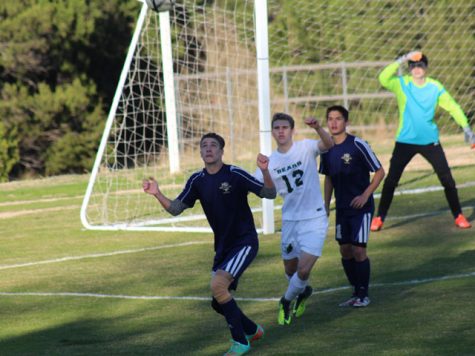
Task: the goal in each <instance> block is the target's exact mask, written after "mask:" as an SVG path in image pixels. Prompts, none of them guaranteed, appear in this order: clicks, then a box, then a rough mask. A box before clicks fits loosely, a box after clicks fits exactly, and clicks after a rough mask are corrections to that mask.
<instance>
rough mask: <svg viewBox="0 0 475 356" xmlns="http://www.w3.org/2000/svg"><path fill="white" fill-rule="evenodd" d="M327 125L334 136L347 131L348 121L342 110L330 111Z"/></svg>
mask: <svg viewBox="0 0 475 356" xmlns="http://www.w3.org/2000/svg"><path fill="white" fill-rule="evenodd" d="M327 126H328V130H329V131H330V134H331V135H332V136H337V135H340V134H342V133H343V132H345V131H346V121H345V118H344V117H343V115H342V114H341V112H339V111H337V110H334V111H330V112H329V113H328V116H327Z"/></svg>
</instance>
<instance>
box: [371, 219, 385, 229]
mask: <svg viewBox="0 0 475 356" xmlns="http://www.w3.org/2000/svg"><path fill="white" fill-rule="evenodd" d="M383 225H384V222H383V219H381V217H380V216H375V217H374V218H373V220H371V231H379V230H381V229H382V228H383Z"/></svg>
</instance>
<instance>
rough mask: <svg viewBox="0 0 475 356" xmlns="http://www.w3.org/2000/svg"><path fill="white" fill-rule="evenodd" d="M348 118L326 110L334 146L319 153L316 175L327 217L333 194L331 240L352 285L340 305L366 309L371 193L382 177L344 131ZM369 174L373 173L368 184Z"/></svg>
mask: <svg viewBox="0 0 475 356" xmlns="http://www.w3.org/2000/svg"><path fill="white" fill-rule="evenodd" d="M348 116H349V114H348V110H346V109H345V108H344V107H343V106H340V105H335V106H331V107H329V108H328V109H327V125H328V129H329V131H330V134H331V135H332V136H333V140H334V141H335V145H334V146H333V147H332V148H331V149H330V150H329V151H328V152H327V153H324V154H322V159H321V164H320V173H322V174H324V175H325V183H324V199H325V208H326V210H327V214H328V215H329V213H330V201H331V197H332V194H333V191H335V205H336V218H335V225H336V234H335V238H336V241H337V242H338V244H339V246H340V254H341V258H342V260H341V262H342V264H343V270H344V271H345V274H346V276H347V278H348V281H349V282H350V284H351V285H352V286H353V295H352V296H351V298H350V299H348V300H347V301H345V302H343V303H341V304H340V306H353V307H366V306H367V305H368V304H369V303H370V299H369V297H368V286H369V279H370V261H369V258H368V256H367V253H366V247H367V244H368V237H369V231H370V224H371V217H372V215H373V213H374V199H373V192H374V191H375V190H376V188H377V187H378V186H379V184H380V183H381V181H382V179H383V178H384V169H383V167H382V166H381V163H380V162H379V161H378V159H377V157H376V156H375V154H374V153H373V151H372V150H371V148H370V147H369V145H368V144H367V143H366V142H365V141H363V140H362V139H360V138H358V137H356V136H353V135H350V134H348V133H347V132H346V126H347V123H348ZM370 172H374V175H373V178H372V179H371V181H370Z"/></svg>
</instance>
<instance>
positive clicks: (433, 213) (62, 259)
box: [0, 206, 474, 270]
mask: <svg viewBox="0 0 475 356" xmlns="http://www.w3.org/2000/svg"><path fill="white" fill-rule="evenodd" d="M462 208H463V210H464V211H465V210H469V209H474V207H473V206H464V207H462ZM447 211H448V210H446V211H440V210H439V211H431V212H426V213H420V214H412V215H403V216H389V217H387V218H386V220H388V221H391V220H406V219H412V218H418V217H425V216H436V215H442V214H444V213H446V212H447ZM332 228H334V226H333V225H332V226H329V227H328V230H329V231H331V230H332ZM211 243H212V241H189V242H183V243H179V244H171V245H162V246H152V247H144V248H139V249H133V250H119V251H112V252H105V253H95V254H90V255H81V256H65V257H60V258H55V259H51V260H44V261H36V262H26V263H18V264H13V265H0V270H4V269H13V268H22V267H31V266H37V265H44V264H50V263H60V262H67V261H78V260H83V259H87V258H101V257H109V256H117V255H124V254H131V253H140V252H145V251H155V250H161V249H165V248H176V247H186V246H191V245H203V244H211Z"/></svg>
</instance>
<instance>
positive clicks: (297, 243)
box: [281, 215, 328, 260]
mask: <svg viewBox="0 0 475 356" xmlns="http://www.w3.org/2000/svg"><path fill="white" fill-rule="evenodd" d="M327 230H328V218H327V216H326V215H324V216H319V217H317V218H313V219H306V220H297V221H293V220H284V221H283V222H282V242H281V251H282V258H283V259H284V260H291V259H293V258H298V257H299V256H300V254H301V253H302V251H303V252H306V253H308V254H310V255H313V256H318V257H320V256H321V255H322V249H323V243H324V242H325V239H326V237H327Z"/></svg>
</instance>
